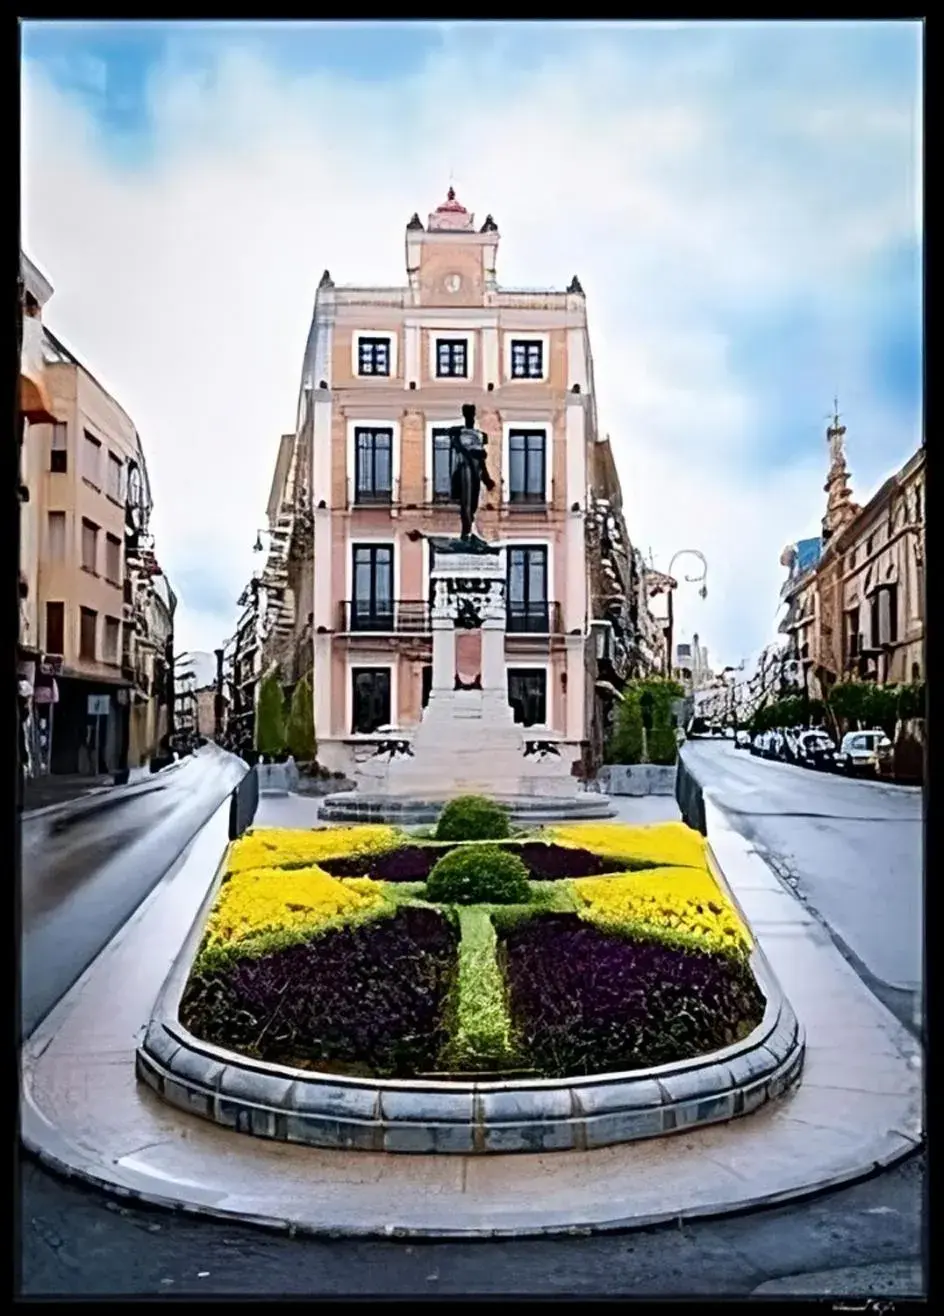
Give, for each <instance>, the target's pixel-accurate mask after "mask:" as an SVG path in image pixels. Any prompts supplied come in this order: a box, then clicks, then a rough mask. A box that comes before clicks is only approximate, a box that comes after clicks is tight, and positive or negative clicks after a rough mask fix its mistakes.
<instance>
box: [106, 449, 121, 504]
mask: <svg viewBox="0 0 944 1316" xmlns="http://www.w3.org/2000/svg"><path fill="white" fill-rule="evenodd" d="M123 469H124V468H123V464H122V461H121V459H120V458H119V457H116V456H115V454H114V453H113V452H110V453H109V454H108V484H107V485H106V492H107V494H108V497H109V498H114V500H115V502H116V503H120V502H121V485H122V470H123Z"/></svg>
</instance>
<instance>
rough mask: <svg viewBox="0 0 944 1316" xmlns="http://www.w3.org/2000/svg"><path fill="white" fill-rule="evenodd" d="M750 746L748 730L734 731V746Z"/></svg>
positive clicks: (743, 747)
mask: <svg viewBox="0 0 944 1316" xmlns="http://www.w3.org/2000/svg"><path fill="white" fill-rule="evenodd" d="M750 747H751V733H750V732H749V731H735V733H734V748H735V749H750Z"/></svg>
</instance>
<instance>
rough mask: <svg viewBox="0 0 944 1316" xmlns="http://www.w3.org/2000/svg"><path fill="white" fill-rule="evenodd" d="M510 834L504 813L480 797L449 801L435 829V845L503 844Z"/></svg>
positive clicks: (460, 797) (495, 802) (507, 819)
mask: <svg viewBox="0 0 944 1316" xmlns="http://www.w3.org/2000/svg"><path fill="white" fill-rule="evenodd" d="M510 834H511V823H510V821H509V817H508V810H507V809H506V808H505V806H504V805H503V804H499V803H498V802H497V801H496V800H489V799H487V798H486V797H485V796H484V795H460V796H459V797H458V798H457V799H454V800H450V801H449V803H448V804H447V805H446V807H445V808H444V809H443V811H442V813H441V814H440V815H439V822H438V823H437V825H436V840H437V841H504V840H505V839H506V837H508V836H509V835H510Z"/></svg>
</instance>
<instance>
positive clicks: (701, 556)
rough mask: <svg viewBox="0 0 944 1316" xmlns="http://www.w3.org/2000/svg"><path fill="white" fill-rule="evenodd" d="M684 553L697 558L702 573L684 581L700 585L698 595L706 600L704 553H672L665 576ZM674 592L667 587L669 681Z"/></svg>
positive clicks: (683, 549) (690, 550)
mask: <svg viewBox="0 0 944 1316" xmlns="http://www.w3.org/2000/svg"><path fill="white" fill-rule="evenodd" d="M686 553H687V554H690V555H691V556H692V557H697V558H698V560H699V562H700V563H701V565H702V573H701V575H700V576H686V577H685V579H686V581H687V582H688V584H689V585H699V584H700V585H701V589H700V590H699V591H698V592H699V594H700V595H701V597H702V598H703V599H704V598H707V597H708V586H707V585H706V584H705V583H704V582H705V581H706V580H707V579H708V561H707V559H706V557H705V555H704V553H702V552H700V550H699V549H697V548H680V549H679V551H678V552H677V553H674V554H673V555H672V561H671V562H670V563H669V569H668V571H667V572H666V575H668V576H669V577H671V575H672V567H673V566H674V565H675V562H676V561H677V559H678V558H680V557H684V556H685V554H686ZM674 592H675V591H674V589H673V588H672V586H670V587H669V590H668V595H669V602H668V609H667V623H668V624H667V626H666V647H667V649H668V654H667V660H666V665H667V667H668V677H669V680H671V679H672V675H673V672H674V670H675V664H674V663H673V661H672V644H673V632H674V630H675V607H674V604H673V601H672V599H673V594H674Z"/></svg>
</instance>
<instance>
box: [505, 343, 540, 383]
mask: <svg viewBox="0 0 944 1316" xmlns="http://www.w3.org/2000/svg"><path fill="white" fill-rule="evenodd" d="M543 376H544V344H543V343H533V342H529V341H528V340H527V339H515V338H513V339H512V340H511V377H512V379H542V378H543Z"/></svg>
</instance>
